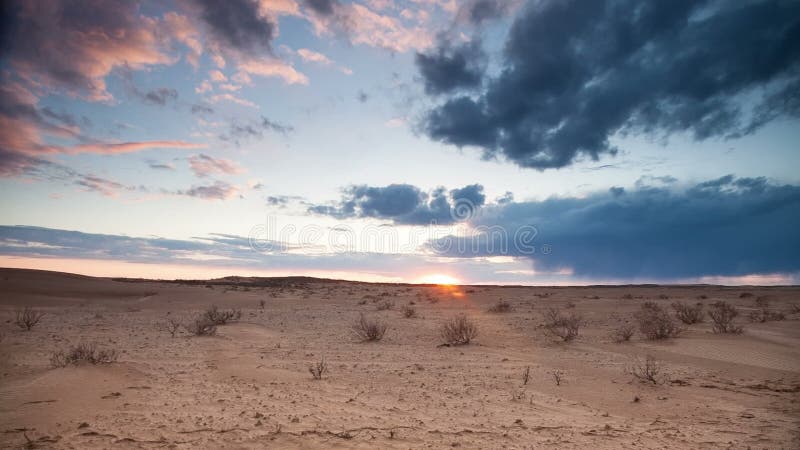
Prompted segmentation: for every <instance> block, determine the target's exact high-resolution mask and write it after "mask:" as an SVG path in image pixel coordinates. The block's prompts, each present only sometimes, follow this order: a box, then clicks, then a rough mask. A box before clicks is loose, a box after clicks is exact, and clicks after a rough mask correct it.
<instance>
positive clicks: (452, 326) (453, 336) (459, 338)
mask: <svg viewBox="0 0 800 450" xmlns="http://www.w3.org/2000/svg"><path fill="white" fill-rule="evenodd" d="M440 334H441V336H442V339H443V340H444V342H445V344H448V345H466V344H469V343H470V341H472V340H473V339H475V337H476V336H477V335H478V326H477V325H475V324H474V323H473V322H472V321H471V320H469V319H468V318H467V316H466V315H464V314H459V315H457V316H455V317H453V318H452V319H450V320H448V321H447V322H445V323H444V324H442V328H441V330H440Z"/></svg>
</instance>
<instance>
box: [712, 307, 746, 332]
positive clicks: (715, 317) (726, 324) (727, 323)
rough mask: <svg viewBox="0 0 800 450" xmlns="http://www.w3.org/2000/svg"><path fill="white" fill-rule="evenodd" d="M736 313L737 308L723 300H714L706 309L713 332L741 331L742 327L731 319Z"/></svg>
mask: <svg viewBox="0 0 800 450" xmlns="http://www.w3.org/2000/svg"><path fill="white" fill-rule="evenodd" d="M738 315H739V310H738V309H736V307H735V306H733V305H731V304H729V303H728V302H725V301H718V302H715V303H714V304H713V305H711V308H710V309H709V310H708V316H709V317H711V322H712V323H713V329H714V333H733V334H739V333H741V332H742V331H743V330H742V327H740V326H737V325H736V324H735V323H733V320H734V319H735V318H736V316H738Z"/></svg>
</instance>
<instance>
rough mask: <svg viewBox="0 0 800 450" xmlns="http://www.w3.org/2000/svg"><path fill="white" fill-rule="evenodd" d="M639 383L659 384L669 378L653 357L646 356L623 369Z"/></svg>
mask: <svg viewBox="0 0 800 450" xmlns="http://www.w3.org/2000/svg"><path fill="white" fill-rule="evenodd" d="M625 372H627V373H628V374H630V375H633V377H634V378H636V379H637V380H639V381H642V382H644V383H652V384H654V385H655V384H661V383H664V382H666V380H667V379H668V378H669V377H668V376H667V374H666V373H665V371H664V367H663V366H662V365H661V363H659V362H658V361H657V360H656V359H655V358H654V357H652V356H650V355H647V357H646V358H645V359H644V361H642V360H637V361H635V362H634V363H633V364H631V365H630V366H628V367H627V368H626V369H625Z"/></svg>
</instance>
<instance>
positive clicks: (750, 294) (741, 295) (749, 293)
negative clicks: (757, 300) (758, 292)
mask: <svg viewBox="0 0 800 450" xmlns="http://www.w3.org/2000/svg"><path fill="white" fill-rule="evenodd" d="M752 296H753V294H752V293H751V292H742V293H741V294H739V298H748V297H752Z"/></svg>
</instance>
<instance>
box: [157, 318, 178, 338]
mask: <svg viewBox="0 0 800 450" xmlns="http://www.w3.org/2000/svg"><path fill="white" fill-rule="evenodd" d="M180 328H181V322H180V320H178V319H176V318H174V317H167V319H166V320H165V321H163V322H161V323H159V324H158V329H160V330H162V331H166V332H167V333H169V335H170V337H175V335H176V334H178V330H180Z"/></svg>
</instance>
